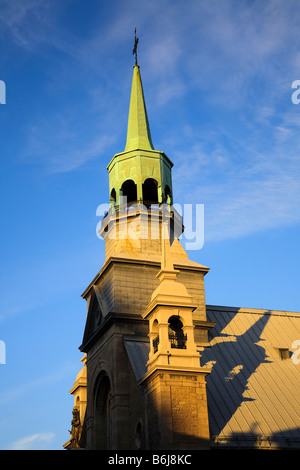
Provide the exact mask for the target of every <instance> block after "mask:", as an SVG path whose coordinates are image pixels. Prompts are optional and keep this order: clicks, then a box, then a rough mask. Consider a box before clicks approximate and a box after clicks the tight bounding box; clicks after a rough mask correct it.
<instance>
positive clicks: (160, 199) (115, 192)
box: [99, 64, 183, 257]
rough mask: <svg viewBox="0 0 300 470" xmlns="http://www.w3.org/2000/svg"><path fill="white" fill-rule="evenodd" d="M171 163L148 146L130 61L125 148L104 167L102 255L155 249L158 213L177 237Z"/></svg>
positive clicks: (178, 228) (142, 105)
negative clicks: (106, 187) (106, 197)
mask: <svg viewBox="0 0 300 470" xmlns="http://www.w3.org/2000/svg"><path fill="white" fill-rule="evenodd" d="M172 167H173V163H172V162H171V160H170V159H169V158H168V157H167V155H166V154H165V153H164V152H162V151H159V150H155V149H154V146H153V143H152V138H151V133H150V126H149V121H148V115H147V109H146V103H145V98H144V92H143V85H142V80H141V73H140V67H139V66H138V65H137V64H136V65H135V66H134V67H133V77H132V86H131V95H130V104H129V114H128V125H127V139H126V146H125V150H124V151H123V152H121V153H117V154H116V155H114V157H113V158H112V160H111V161H110V163H109V164H108V166H107V169H108V177H109V198H110V199H109V200H110V209H109V211H108V213H107V214H106V216H105V217H104V218H103V221H102V224H101V229H100V232H99V233H100V235H101V236H102V237H103V238H104V239H105V240H106V255H107V257H109V256H110V255H112V254H116V253H117V252H118V251H119V250H120V247H124V246H125V245H127V247H129V246H130V247H131V248H134V250H135V251H136V252H138V253H141V252H143V253H149V250H150V251H151V252H153V253H154V252H155V253H156V254H160V250H161V246H160V241H159V240H160V238H161V220H162V213H163V214H164V217H165V218H168V222H169V226H170V236H171V240H173V239H174V237H175V238H179V236H180V235H181V233H182V231H183V226H182V217H181V215H180V214H179V213H178V212H177V211H176V210H175V209H174V208H173V207H172V205H173V190H172ZM129 239H130V240H129ZM120 240H123V242H121V243H119V242H120ZM124 240H127V242H125V241H124ZM149 240H151V242H149Z"/></svg>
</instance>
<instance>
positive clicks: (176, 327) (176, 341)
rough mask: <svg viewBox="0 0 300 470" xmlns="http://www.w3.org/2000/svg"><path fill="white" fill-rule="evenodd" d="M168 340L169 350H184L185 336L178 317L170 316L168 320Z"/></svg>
mask: <svg viewBox="0 0 300 470" xmlns="http://www.w3.org/2000/svg"><path fill="white" fill-rule="evenodd" d="M168 323H169V328H168V330H169V340H170V343H171V348H176V349H186V340H187V335H186V334H184V332H183V323H182V321H181V320H180V317H179V316H178V315H172V316H171V317H170V318H169V320H168Z"/></svg>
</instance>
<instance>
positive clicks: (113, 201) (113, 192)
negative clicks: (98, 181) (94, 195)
mask: <svg viewBox="0 0 300 470" xmlns="http://www.w3.org/2000/svg"><path fill="white" fill-rule="evenodd" d="M116 204H117V194H116V190H115V188H113V189H112V190H111V193H110V205H111V206H115V205H116Z"/></svg>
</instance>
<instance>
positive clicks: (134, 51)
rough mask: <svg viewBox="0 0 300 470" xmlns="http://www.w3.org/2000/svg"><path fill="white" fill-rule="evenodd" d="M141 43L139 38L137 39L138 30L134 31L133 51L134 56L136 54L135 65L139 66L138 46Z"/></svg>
mask: <svg viewBox="0 0 300 470" xmlns="http://www.w3.org/2000/svg"><path fill="white" fill-rule="evenodd" d="M138 42H139V38H137V37H136V28H135V30H134V48H133V50H132V54H135V65H137V45H138Z"/></svg>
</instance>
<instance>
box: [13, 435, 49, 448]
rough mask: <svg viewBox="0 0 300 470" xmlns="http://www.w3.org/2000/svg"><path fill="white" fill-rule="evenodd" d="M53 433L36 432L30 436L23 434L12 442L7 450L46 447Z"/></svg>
mask: <svg viewBox="0 0 300 470" xmlns="http://www.w3.org/2000/svg"><path fill="white" fill-rule="evenodd" d="M54 437H55V434H54V433H52V432H46V433H37V434H32V435H31V436H25V437H22V438H21V439H18V440H17V441H15V442H13V443H12V444H11V445H10V446H9V450H42V449H47V447H48V445H49V444H50V443H51V442H52V441H53V439H54Z"/></svg>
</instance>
